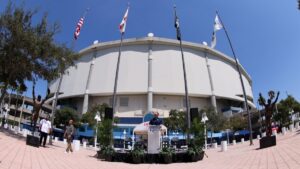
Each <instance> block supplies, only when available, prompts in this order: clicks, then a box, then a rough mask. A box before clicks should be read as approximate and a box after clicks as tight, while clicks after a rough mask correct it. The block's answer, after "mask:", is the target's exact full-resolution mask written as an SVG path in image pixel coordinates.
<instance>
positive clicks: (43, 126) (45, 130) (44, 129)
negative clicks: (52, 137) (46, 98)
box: [40, 116, 51, 147]
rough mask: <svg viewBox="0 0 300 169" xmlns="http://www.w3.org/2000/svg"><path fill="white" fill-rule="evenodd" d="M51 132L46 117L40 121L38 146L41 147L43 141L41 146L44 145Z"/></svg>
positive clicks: (49, 123)
mask: <svg viewBox="0 0 300 169" xmlns="http://www.w3.org/2000/svg"><path fill="white" fill-rule="evenodd" d="M50 130H51V122H50V121H49V117H48V116H47V117H46V118H45V119H42V120H41V121H40V131H41V137H40V145H42V140H43V139H44V142H43V146H44V147H45V145H46V140H47V137H48V134H49V133H50Z"/></svg>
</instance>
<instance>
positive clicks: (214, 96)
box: [49, 36, 255, 117]
mask: <svg viewBox="0 0 300 169" xmlns="http://www.w3.org/2000/svg"><path fill="white" fill-rule="evenodd" d="M119 44H120V41H111V42H101V43H97V42H96V43H94V44H93V45H91V46H89V47H87V48H85V49H82V50H81V51H80V52H79V54H80V56H81V57H80V59H79V60H78V61H76V64H75V66H72V67H69V68H68V69H67V73H65V74H64V76H63V80H62V84H61V89H60V92H62V93H63V94H61V95H59V100H60V103H61V104H65V105H69V106H72V107H73V108H75V109H77V111H78V112H81V113H85V112H86V111H87V110H88V109H89V108H91V107H92V106H93V105H95V104H102V103H107V104H110V105H111V103H112V94H113V87H114V78H115V72H116V66H117V58H118V51H119ZM182 47H183V52H184V57H185V64H186V73H187V84H188V92H189V99H190V107H191V108H198V109H203V108H208V107H214V108H216V110H217V111H218V112H225V113H226V112H228V111H231V113H232V112H233V113H234V112H239V110H240V109H241V108H242V107H243V101H244V99H243V92H242V87H241V83H240V79H239V74H238V71H237V69H236V65H235V61H234V59H232V58H231V57H228V56H226V55H225V54H223V53H221V52H219V51H217V50H215V49H212V48H210V47H208V46H205V45H202V44H197V43H191V42H185V41H184V42H183V43H182ZM240 67H241V71H242V77H243V80H244V84H245V89H246V93H247V99H248V103H249V106H250V107H252V108H253V107H255V105H254V104H253V94H252V80H251V77H250V76H249V75H248V74H247V72H246V71H245V69H244V68H243V67H242V66H241V65H240ZM58 82H59V79H56V80H54V81H52V82H51V83H50V84H49V87H50V90H51V92H55V91H56V89H57V85H58ZM184 94H185V90H184V77H183V69H182V59H181V51H180V47H179V42H178V41H177V40H173V39H166V38H158V37H151V36H149V37H145V38H135V39H125V40H123V46H122V55H121V60H120V70H119V79H118V87H117V103H116V116H118V117H142V116H144V115H145V114H147V112H149V111H158V112H159V113H160V116H161V117H168V113H169V111H170V110H171V109H179V110H180V109H182V110H184V109H185V101H184Z"/></svg>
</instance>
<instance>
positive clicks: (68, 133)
mask: <svg viewBox="0 0 300 169" xmlns="http://www.w3.org/2000/svg"><path fill="white" fill-rule="evenodd" d="M74 132H75V128H74V126H73V120H69V125H68V126H67V127H66V131H65V134H64V137H65V138H66V139H67V149H66V153H69V151H71V152H73V148H72V140H73V134H74Z"/></svg>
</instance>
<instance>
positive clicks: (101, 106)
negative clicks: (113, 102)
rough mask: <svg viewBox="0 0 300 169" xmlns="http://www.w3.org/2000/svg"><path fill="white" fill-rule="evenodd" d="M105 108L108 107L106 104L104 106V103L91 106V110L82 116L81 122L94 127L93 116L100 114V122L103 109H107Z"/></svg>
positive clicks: (102, 116) (102, 117)
mask: <svg viewBox="0 0 300 169" xmlns="http://www.w3.org/2000/svg"><path fill="white" fill-rule="evenodd" d="M107 107H108V104H106V103H103V104H96V105H94V106H92V108H91V109H90V110H89V111H88V112H86V113H85V114H83V115H82V117H81V122H82V123H88V124H89V125H90V126H95V125H96V120H95V116H96V114H97V112H99V113H100V117H101V120H103V119H104V113H105V108H107Z"/></svg>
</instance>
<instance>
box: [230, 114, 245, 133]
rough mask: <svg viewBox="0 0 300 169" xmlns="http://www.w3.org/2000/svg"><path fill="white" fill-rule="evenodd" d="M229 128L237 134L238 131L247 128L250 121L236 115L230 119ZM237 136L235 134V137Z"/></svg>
mask: <svg viewBox="0 0 300 169" xmlns="http://www.w3.org/2000/svg"><path fill="white" fill-rule="evenodd" d="M228 123H229V128H230V129H231V130H232V131H233V133H235V132H236V131H238V130H243V129H245V128H247V126H248V121H247V118H245V117H243V116H242V115H235V116H232V117H230V118H229V122H228ZM234 136H235V135H234V134H233V137H234Z"/></svg>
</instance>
